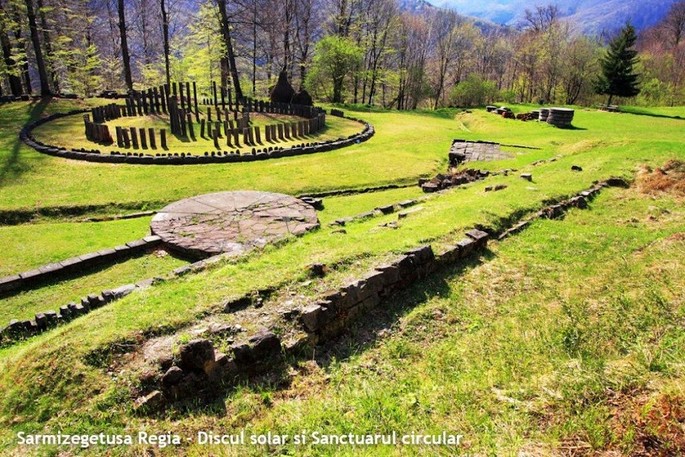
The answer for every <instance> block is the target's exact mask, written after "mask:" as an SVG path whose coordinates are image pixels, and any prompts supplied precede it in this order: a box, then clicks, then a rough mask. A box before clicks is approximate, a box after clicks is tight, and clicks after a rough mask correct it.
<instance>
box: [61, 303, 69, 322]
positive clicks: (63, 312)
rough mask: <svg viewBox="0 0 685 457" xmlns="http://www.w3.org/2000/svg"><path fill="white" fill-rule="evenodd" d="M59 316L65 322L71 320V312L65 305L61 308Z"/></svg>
mask: <svg viewBox="0 0 685 457" xmlns="http://www.w3.org/2000/svg"><path fill="white" fill-rule="evenodd" d="M59 315H60V317H61V318H62V319H64V320H69V319H71V317H72V316H71V310H70V309H69V307H68V306H67V305H63V306H60V307H59Z"/></svg>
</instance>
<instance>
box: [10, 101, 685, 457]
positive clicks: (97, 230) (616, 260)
mask: <svg viewBox="0 0 685 457" xmlns="http://www.w3.org/2000/svg"><path fill="white" fill-rule="evenodd" d="M71 107H73V102H58V103H55V104H53V105H47V106H34V105H28V104H12V105H7V106H4V107H3V109H2V110H0V120H2V121H4V123H3V124H1V125H3V126H4V127H2V128H1V129H0V187H2V192H1V193H0V210H5V211H7V210H16V209H25V210H26V209H31V208H34V209H35V208H53V207H69V206H74V207H78V206H86V205H88V206H90V205H94V206H95V205H101V207H100V208H94V210H93V211H94V212H97V213H98V214H101V213H107V212H111V213H115V212H120V211H121V208H122V207H130V208H131V209H133V208H145V209H155V208H159V207H160V206H161V205H162V204H163V203H165V202H169V201H173V200H176V199H178V198H181V197H186V196H189V195H195V194H200V193H204V192H209V191H217V190H230V189H260V190H271V191H278V192H284V193H290V194H299V193H305V192H315V191H316V192H318V191H329V190H334V189H358V188H363V187H368V186H378V185H382V184H405V183H411V182H414V181H415V180H416V179H417V178H418V177H420V176H428V175H432V174H435V173H437V172H440V171H443V170H444V168H445V167H446V164H447V151H448V149H449V145H450V143H451V140H452V139H453V138H467V139H483V140H494V141H499V142H502V143H504V144H511V145H526V146H532V147H536V148H538V149H518V148H511V147H507V148H506V149H507V150H508V151H510V152H512V154H513V157H512V158H511V159H508V160H504V161H498V162H487V163H479V164H477V165H474V166H477V167H478V168H483V169H490V170H500V169H505V168H510V169H511V168H514V169H517V170H518V171H517V172H515V173H513V174H510V175H509V176H497V177H492V178H488V180H487V182H476V183H473V184H470V185H467V186H464V187H461V188H457V189H452V190H449V191H447V192H444V193H439V194H431V195H429V196H427V198H426V200H425V201H422V202H421V203H419V204H418V205H417V206H416V207H414V208H413V209H415V210H416V211H415V212H412V213H411V214H410V215H409V216H408V217H406V218H404V219H402V220H399V221H398V220H397V215H387V216H381V217H375V218H372V219H367V220H363V221H359V222H354V223H351V224H348V225H347V226H346V227H345V233H340V232H339V231H338V230H337V229H335V228H329V227H328V226H327V224H328V222H330V221H332V220H334V219H336V218H339V217H344V216H353V215H356V214H359V213H363V212H366V211H369V210H371V209H373V208H374V207H376V206H380V205H385V204H389V203H394V202H399V201H402V200H406V199H408V198H416V197H418V196H420V195H422V194H421V193H420V192H419V190H418V188H417V187H407V188H401V189H392V190H386V191H377V192H370V193H360V194H354V195H347V196H337V197H327V198H325V199H324V203H325V209H324V210H323V211H321V212H320V213H319V218H320V220H321V222H322V228H321V229H320V230H318V231H315V232H312V233H309V234H307V235H305V236H303V237H301V238H297V239H291V240H288V242H287V243H284V244H282V245H281V246H279V247H268V248H266V249H264V250H263V251H260V252H255V253H253V254H251V255H249V256H247V257H245V258H243V259H241V260H239V261H234V262H224V263H222V264H219V265H217V266H215V267H213V268H210V269H209V270H207V271H205V272H202V273H198V274H193V275H189V276H185V277H183V278H180V279H176V280H171V281H167V282H164V283H162V284H159V285H156V286H154V287H152V288H150V289H148V290H145V291H141V292H138V293H135V294H132V295H131V296H129V297H126V298H125V299H123V300H120V301H117V302H115V303H113V304H110V305H108V306H106V307H103V308H101V309H98V310H96V311H94V312H92V313H91V314H89V315H88V316H87V317H85V318H81V319H76V320H75V321H73V322H71V323H69V324H68V325H64V326H61V327H59V328H57V329H54V330H51V331H49V332H46V333H44V334H42V335H40V336H38V337H35V338H32V339H30V340H27V341H25V342H21V343H19V344H16V345H13V346H8V347H4V348H0V390H2V391H3V393H4V395H3V397H2V398H0V424H1V426H0V451H2V452H4V453H5V454H7V455H15V454H16V453H17V452H19V453H25V454H29V455H30V454H31V453H32V452H33V451H35V449H33V448H18V447H17V446H16V439H15V433H16V432H17V431H20V430H24V431H31V432H40V431H54V430H57V429H60V430H62V431H64V432H67V431H68V432H70V433H99V432H100V431H103V430H106V431H107V432H110V433H114V432H129V433H135V432H136V431H137V430H139V429H147V430H150V431H153V430H157V431H160V430H172V431H175V432H176V433H180V434H182V435H184V436H186V435H187V436H193V434H194V433H195V432H196V431H198V430H211V431H216V432H221V433H235V432H238V431H240V430H241V429H243V428H245V429H247V430H248V432H266V431H267V430H270V431H273V432H278V433H285V434H290V435H293V434H294V433H300V432H301V431H303V430H308V431H313V430H318V431H322V432H326V433H386V432H389V431H393V430H395V431H398V432H402V433H409V432H417V433H439V432H440V431H443V430H445V431H449V432H454V433H459V434H462V435H464V441H463V445H462V447H460V448H459V449H448V448H427V447H419V448H404V449H402V448H394V447H376V448H374V447H372V448H343V449H338V448H333V447H315V446H311V445H310V446H307V447H305V448H295V447H292V446H286V447H284V448H282V447H273V448H268V449H267V448H264V447H250V446H248V447H242V448H221V447H218V448H211V452H213V453H214V454H215V455H245V454H252V455H262V454H264V453H269V454H281V453H284V454H291V455H295V454H296V455H299V454H302V453H304V454H310V455H311V454H323V455H333V454H336V455H338V454H342V455H351V454H364V455H398V454H400V453H403V452H404V453H414V452H416V453H419V454H422V455H435V453H436V452H437V453H438V454H439V455H440V454H442V455H455V453H458V452H463V453H464V454H477V455H517V454H519V453H522V452H523V453H528V454H529V455H556V454H561V453H566V454H571V455H585V454H592V453H609V452H614V453H617V454H616V455H634V454H636V453H639V452H642V449H643V448H645V447H648V446H649V445H650V443H654V442H656V443H659V444H658V449H659V450H661V451H663V452H666V455H668V452H671V451H672V450H673V449H675V450H678V449H685V440H683V439H682V437H683V434H682V430H681V429H679V428H678V427H679V425H678V420H685V417H681V414H682V411H681V410H668V409H667V406H665V405H669V404H682V401H683V399H684V398H685V394H684V393H683V387H685V386H684V380H685V377H684V376H685V373H683V366H682V362H681V361H682V358H683V355H685V354H684V347H685V346H683V343H684V342H685V332H684V331H683V327H682V319H683V317H685V316H684V315H683V312H684V311H683V310H684V309H685V308H683V299H684V297H685V279H684V278H683V276H682V273H681V271H682V258H683V255H684V254H685V244H684V240H685V238H683V233H685V211H683V202H684V200H683V198H684V197H683V196H681V195H679V194H673V193H670V194H669V193H656V194H650V195H647V194H644V193H641V192H639V191H638V190H637V188H635V187H632V188H630V189H626V190H616V189H614V190H607V191H605V192H603V193H602V195H601V196H600V197H599V198H598V199H596V200H595V201H594V202H593V203H592V205H591V208H590V209H589V210H585V211H581V210H574V211H572V212H571V213H570V214H569V215H568V216H567V217H566V218H565V219H563V220H559V221H538V222H536V223H534V224H533V226H532V227H531V228H529V229H528V230H526V231H525V232H523V233H521V234H520V235H517V236H515V237H513V238H510V239H507V240H506V241H503V242H501V243H493V244H492V246H491V251H489V252H488V254H487V255H486V256H484V257H482V258H481V259H479V260H477V261H474V262H472V263H469V264H467V265H463V266H460V267H455V268H454V269H453V270H450V271H447V272H444V273H442V274H440V275H437V276H435V277H433V278H431V279H430V280H427V281H424V282H422V283H419V284H417V285H416V286H415V287H413V288H412V289H410V290H408V291H406V292H404V293H402V294H400V295H398V296H396V297H393V299H392V300H389V301H388V303H385V304H384V306H382V307H381V309H382V310H381V311H379V312H377V313H376V314H375V315H374V316H373V317H372V318H369V319H365V322H363V323H360V324H359V325H358V326H356V327H355V328H354V329H353V330H352V331H351V332H350V333H349V334H347V335H346V336H345V337H344V338H342V339H340V340H338V341H337V342H335V343H334V344H331V345H329V346H327V347H325V348H322V349H321V351H320V352H317V353H316V354H315V355H314V356H313V357H312V359H311V360H297V361H293V363H292V365H291V367H290V371H289V373H288V374H287V375H285V380H282V382H280V383H274V382H269V381H268V379H267V380H266V381H263V382H255V383H252V384H248V385H245V386H241V387H240V388H238V389H237V390H235V391H232V392H229V393H227V394H226V395H225V396H223V397H221V398H217V399H216V401H215V402H214V403H211V404H208V405H198V407H197V408H194V409H192V410H191V411H188V410H183V409H177V408H171V409H170V410H168V411H167V412H166V413H164V414H162V415H161V416H159V417H152V418H146V417H144V416H139V415H136V414H135V413H134V412H133V410H132V399H131V398H130V395H131V390H130V388H131V386H132V385H134V384H135V383H136V380H135V377H134V375H133V374H132V373H131V372H129V371H127V369H128V368H127V365H126V360H127V356H122V358H121V360H119V359H117V356H116V355H112V357H114V359H113V361H112V365H111V366H112V367H114V368H111V369H110V368H102V367H101V366H100V365H97V364H95V365H94V364H93V363H90V362H89V360H91V356H92V354H94V353H98V354H101V353H104V354H110V353H111V354H114V353H118V352H116V351H114V348H118V347H121V346H124V347H125V346H126V345H127V344H130V343H131V342H140V340H141V338H142V339H144V338H145V337H143V336H142V335H149V334H173V333H174V332H177V331H182V329H184V328H186V326H188V325H190V324H192V323H193V322H195V321H196V320H197V319H198V317H199V316H204V315H207V313H212V312H215V311H216V310H217V309H220V308H221V307H222V303H224V302H225V301H226V300H228V299H230V298H232V297H236V296H239V295H241V294H244V293H246V292H249V291H252V290H255V289H258V288H266V287H274V286H276V287H285V288H286V289H288V288H289V287H292V288H296V287H299V286H298V285H301V284H302V283H303V282H305V281H306V280H307V279H308V278H307V274H306V266H307V265H309V264H311V263H315V262H318V263H324V264H328V265H337V266H338V267H337V271H336V275H337V276H339V277H340V278H345V277H350V278H351V277H355V275H357V274H359V272H360V271H363V270H364V269H365V268H368V267H369V266H372V265H374V264H377V263H378V262H380V261H382V259H384V258H385V257H386V256H387V255H388V253H393V252H395V253H397V252H401V251H403V250H405V249H407V248H410V247H414V246H417V245H419V244H422V243H432V244H433V245H434V246H440V245H441V244H442V243H444V242H449V241H451V240H453V239H454V237H456V236H461V234H462V233H463V231H464V230H467V229H469V228H471V227H473V226H474V225H476V224H480V225H483V226H486V227H488V226H489V227H491V228H499V227H500V226H501V225H502V224H503V223H504V221H505V220H508V219H511V218H513V217H520V216H521V215H523V214H526V213H530V212H533V211H536V210H537V209H539V208H540V207H542V206H544V205H545V204H546V203H547V202H549V201H554V200H558V199H561V198H565V197H568V196H570V195H572V194H574V193H576V192H578V191H580V190H582V189H585V188H587V187H589V186H590V185H591V184H592V183H593V182H594V181H596V180H601V179H606V178H607V177H609V176H624V177H628V178H631V179H632V178H633V177H634V176H635V174H636V172H638V170H639V169H640V168H641V167H642V166H643V165H645V164H646V165H649V166H651V167H657V166H660V165H662V164H664V163H665V162H666V161H667V160H669V159H681V160H683V159H685V147H684V146H683V144H682V132H683V131H684V130H683V128H684V127H685V121H683V120H682V119H679V118H677V117H676V116H679V115H681V113H682V112H683V110H682V109H680V108H663V109H652V110H644V109H642V110H632V113H623V114H610V113H603V112H596V111H591V110H582V109H579V110H577V112H576V118H575V121H574V126H575V128H574V129H568V130H560V129H556V128H553V127H550V126H548V125H546V124H538V123H531V122H529V123H523V122H520V121H514V120H505V119H501V118H499V117H496V116H494V115H491V114H488V113H485V112H484V110H475V111H473V112H458V111H441V112H437V113H424V112H409V113H397V112H384V111H377V110H366V109H360V110H358V111H357V110H356V108H353V107H345V109H346V110H347V111H349V113H350V114H351V115H353V116H355V117H359V118H362V119H365V120H367V121H369V122H371V123H372V124H373V125H374V126H375V128H376V131H377V133H376V135H375V136H374V137H373V138H372V139H371V140H370V141H368V142H366V143H363V144H360V145H356V146H352V147H349V148H345V149H341V150H338V151H332V152H328V153H323V154H316V155H311V156H302V157H294V158H287V159H278V160H273V161H266V162H258V163H257V162H255V163H245V164H226V165H206V166H204V165H203V166H189V167H155V166H128V165H116V166H115V165H100V164H89V163H83V162H74V161H68V160H64V159H56V158H52V157H48V156H42V155H40V154H38V153H36V152H35V151H33V150H30V149H28V148H26V147H24V146H22V145H20V144H18V143H17V140H16V138H15V137H16V131H17V130H18V127H19V126H20V125H21V124H22V123H23V122H26V121H27V120H28V118H29V116H31V115H37V113H38V112H41V111H42V112H51V111H53V110H65V109H70V108H71ZM515 109H518V110H521V111H523V110H528V109H530V107H528V106H520V107H515ZM552 158H554V159H555V160H554V161H549V160H547V159H552ZM540 160H546V161H545V162H544V163H541V164H538V165H532V163H533V162H537V161H540ZM571 165H578V166H581V167H582V168H583V171H582V172H573V171H571ZM521 172H530V173H532V174H533V181H532V182H528V181H525V180H522V179H520V178H519V177H518V174H519V173H521ZM494 184H506V185H507V186H508V187H507V188H506V189H505V190H502V191H499V192H485V191H484V188H485V186H486V185H494ZM108 208H109V209H108ZM148 221H149V219H148V218H141V219H133V220H129V221H115V222H102V223H81V222H78V221H77V220H75V219H73V218H65V217H56V218H54V219H53V220H51V219H50V218H47V219H45V218H44V219H41V220H40V223H34V224H21V225H15V226H5V227H0V237H2V241H3V244H5V245H6V246H8V250H7V252H6V253H2V254H0V269H2V271H6V272H14V271H18V270H20V269H23V268H25V267H29V266H34V265H36V264H40V263H44V262H47V261H51V260H54V259H57V258H60V257H61V256H69V255H72V254H74V253H82V252H86V251H89V250H91V248H97V247H101V246H113V245H115V244H117V243H119V242H121V240H123V239H127V238H128V237H130V238H129V239H133V238H137V237H140V236H142V235H143V234H144V232H145V230H146V226H147V223H148ZM391 221H394V222H396V223H397V226H396V228H388V227H387V226H385V227H384V226H383V224H385V223H388V222H391ZM109 240H112V243H109ZM20 243H23V244H20ZM24 244H25V245H26V246H27V248H26V252H23V251H22V248H20V247H18V246H22V245H24ZM136 262H137V263H136ZM144 262H145V261H144V260H142V259H139V260H136V261H131V263H129V262H127V263H124V264H122V265H121V266H117V267H113V268H122V269H124V270H121V271H114V270H113V271H114V272H113V273H110V272H109V270H107V271H103V272H100V273H97V274H94V275H89V276H87V277H85V278H83V279H82V280H81V281H78V283H76V282H73V283H64V284H58V285H48V286H47V287H45V288H43V289H41V290H39V291H36V292H29V293H27V294H25V295H18V296H15V297H12V298H11V299H9V300H3V303H2V314H3V315H5V316H8V315H14V314H17V313H22V312H27V313H30V312H32V311H31V310H37V309H38V308H40V306H41V305H42V304H43V303H46V302H53V301H59V300H62V299H64V298H67V296H70V294H75V295H77V296H78V294H81V293H82V292H81V290H82V289H83V290H85V289H88V292H90V291H92V287H95V286H96V285H97V287H100V286H101V285H102V284H103V283H106V282H109V281H110V280H111V281H113V280H114V279H115V278H116V279H117V283H116V284H112V285H119V284H121V283H124V282H128V281H130V280H133V279H129V278H134V277H136V276H138V277H139V278H138V279H143V278H145V277H149V276H151V275H154V274H158V273H157V272H158V271H161V270H163V269H167V268H168V269H171V268H174V267H175V265H177V263H176V262H178V261H177V260H175V259H172V258H168V257H164V258H158V259H156V260H154V264H146V263H144ZM337 276H336V277H337ZM124 278H125V279H126V281H119V279H124ZM95 290H97V289H95ZM41 310H42V308H41ZM112 351H114V352H112ZM111 354H110V355H111ZM114 362H116V363H114ZM678 430H680V432H678ZM678 446H681V447H680V448H679V447H678ZM103 451H104V449H92V450H91V453H92V454H95V455H97V454H98V453H100V452H103ZM648 451H649V449H648ZM57 452H58V450H57V449H56V448H54V447H53V448H51V447H47V448H44V449H41V450H40V453H45V454H53V455H54V454H57ZM108 452H109V453H110V455H136V454H137V453H142V452H144V450H143V449H140V448H116V449H109V450H108ZM179 452H180V453H183V454H188V455H206V452H207V448H206V447H202V446H198V445H193V444H190V443H185V444H184V445H183V446H182V448H181V449H180V450H179V449H178V448H176V447H173V446H172V447H168V448H165V449H163V450H161V453H162V454H163V455H178V454H179ZM607 455H608V454H607Z"/></svg>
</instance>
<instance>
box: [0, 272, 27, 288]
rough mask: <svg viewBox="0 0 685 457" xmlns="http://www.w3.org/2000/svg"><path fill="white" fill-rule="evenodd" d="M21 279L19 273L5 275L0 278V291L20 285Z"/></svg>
mask: <svg viewBox="0 0 685 457" xmlns="http://www.w3.org/2000/svg"><path fill="white" fill-rule="evenodd" d="M22 282H23V281H22V279H21V277H20V276H19V275H12V276H6V277H4V278H0V292H7V291H9V290H13V289H16V288H17V287H19V286H21V283H22Z"/></svg>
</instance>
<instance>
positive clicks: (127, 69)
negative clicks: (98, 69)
mask: <svg viewBox="0 0 685 457" xmlns="http://www.w3.org/2000/svg"><path fill="white" fill-rule="evenodd" d="M117 9H118V11H119V35H121V58H122V60H123V61H124V80H125V81H126V88H127V89H128V90H129V91H132V90H133V78H132V77H131V57H130V56H129V53H128V40H127V39H126V15H125V14H124V0H118V1H117Z"/></svg>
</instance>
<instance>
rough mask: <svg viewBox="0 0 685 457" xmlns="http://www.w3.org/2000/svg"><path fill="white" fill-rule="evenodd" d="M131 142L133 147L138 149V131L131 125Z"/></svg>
mask: <svg viewBox="0 0 685 457" xmlns="http://www.w3.org/2000/svg"><path fill="white" fill-rule="evenodd" d="M130 130H131V143H133V149H138V148H139V147H140V146H139V145H138V132H137V131H136V128H135V127H131V128H130Z"/></svg>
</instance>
